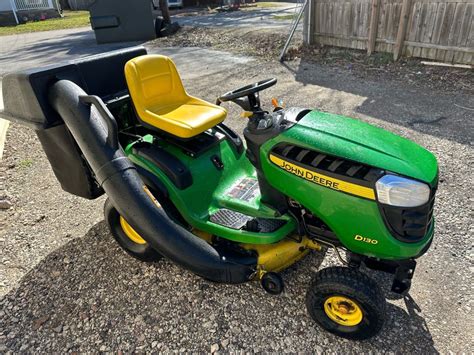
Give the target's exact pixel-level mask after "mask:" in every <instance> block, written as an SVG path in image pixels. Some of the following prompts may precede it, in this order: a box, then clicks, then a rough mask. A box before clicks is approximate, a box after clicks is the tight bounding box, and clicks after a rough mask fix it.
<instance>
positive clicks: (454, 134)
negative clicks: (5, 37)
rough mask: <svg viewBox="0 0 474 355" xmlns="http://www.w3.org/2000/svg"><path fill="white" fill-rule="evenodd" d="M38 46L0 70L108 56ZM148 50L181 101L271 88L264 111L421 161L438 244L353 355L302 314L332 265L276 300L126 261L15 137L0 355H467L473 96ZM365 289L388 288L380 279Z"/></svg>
mask: <svg viewBox="0 0 474 355" xmlns="http://www.w3.org/2000/svg"><path fill="white" fill-rule="evenodd" d="M50 35H52V37H51V38H50V42H43V44H44V45H43V46H41V45H40V44H38V43H37V42H36V41H35V40H34V38H30V39H28V38H26V39H23V41H22V42H21V43H19V42H18V41H17V42H16V43H17V44H16V45H17V47H16V49H18V48H20V49H21V50H20V52H21V53H24V54H28V56H25V57H24V58H22V57H18V56H17V55H15V53H13V51H14V49H12V53H11V54H10V56H9V59H7V58H3V56H2V58H1V62H0V65H1V68H2V70H3V69H4V68H16V67H20V66H29V65H31V64H38V65H39V64H46V63H52V62H55V61H58V60H62V59H65V58H73V57H78V56H81V55H86V54H90V53H97V52H98V51H101V50H104V49H105V48H107V49H109V47H100V46H96V45H94V42H93V40H92V37H91V33H90V32H88V31H84V30H77V31H68V32H61V33H55V34H50ZM53 37H54V38H53ZM45 43H46V44H45ZM85 43H88V45H85ZM43 47H45V48H43ZM3 51H4V53H5V48H4V49H3ZM160 51H161V52H163V53H167V54H169V55H171V56H172V57H173V58H174V59H175V60H176V62H177V65H178V68H179V70H180V72H181V73H182V75H183V78H184V84H185V86H186V87H187V89H188V91H189V92H190V93H191V94H194V95H198V96H201V97H203V98H204V99H207V100H210V101H212V100H213V99H214V98H215V97H216V96H217V95H218V94H219V93H221V92H223V91H227V90H229V89H232V88H235V87H239V86H240V85H243V84H246V83H248V82H252V81H256V80H258V79H261V78H266V77H268V76H277V77H278V78H279V84H278V86H275V87H273V88H271V89H270V90H269V91H268V92H267V93H264V94H263V95H262V98H263V100H264V102H265V103H268V101H269V99H270V98H271V97H274V96H276V97H281V98H284V99H285V101H286V103H287V104H288V105H290V106H292V105H294V106H303V107H304V106H305V107H318V108H321V109H324V110H327V111H330V112H335V113H342V114H346V115H350V116H355V117H357V118H359V119H361V120H364V121H367V122H370V123H372V124H375V125H377V126H381V127H384V128H386V129H388V130H391V131H393V132H395V133H397V134H401V135H403V136H406V137H408V138H410V139H413V140H414V141H416V142H418V143H419V144H422V145H424V146H425V147H427V148H428V149H430V150H431V151H433V152H434V153H435V154H436V156H437V157H438V159H439V163H440V172H441V183H440V186H439V192H438V197H437V204H436V216H437V235H436V238H435V240H434V243H433V246H432V248H431V249H430V251H429V253H428V254H427V255H425V256H424V257H423V258H422V259H421V260H420V263H419V265H418V268H417V272H416V275H415V279H414V284H413V288H412V291H411V292H410V295H411V297H410V298H397V297H394V295H392V294H390V293H389V292H388V291H387V287H385V288H384V289H385V291H387V297H388V298H389V307H388V310H387V318H388V319H387V325H386V327H385V329H384V331H383V333H382V334H381V335H380V336H378V337H376V338H375V339H372V340H370V341H365V342H358V343H354V342H348V341H343V340H341V339H338V338H336V337H333V336H331V335H328V334H327V333H324V332H322V331H321V330H320V329H318V328H317V327H314V326H313V324H312V321H311V320H310V319H309V318H308V316H307V314H306V311H305V309H304V293H305V289H306V287H307V285H308V282H309V279H310V277H311V274H313V273H314V271H315V270H316V269H317V268H320V267H325V266H328V265H332V264H334V263H336V262H337V261H336V260H335V258H334V255H331V254H329V255H328V257H326V258H325V259H324V261H323V260H322V259H321V258H320V257H318V256H314V257H311V258H309V259H306V260H304V261H303V262H302V263H301V264H300V265H299V266H298V268H292V269H290V270H288V271H287V272H285V273H284V274H283V277H284V278H285V281H286V282H287V285H288V287H287V292H286V293H285V295H283V296H282V297H276V298H272V297H270V296H268V295H266V294H264V293H263V292H262V291H261V290H260V289H259V288H258V287H256V286H255V285H251V284H246V285H241V286H222V285H215V284H210V283H208V282H206V281H204V280H202V279H199V278H197V277H195V276H193V275H191V274H190V273H188V272H186V271H184V270H182V269H179V268H177V267H176V266H174V265H173V264H171V263H169V262H160V263H158V264H156V265H149V264H143V263H138V262H136V261H134V260H132V259H131V258H129V257H128V256H126V255H125V254H123V253H122V252H121V251H120V250H119V249H118V248H117V246H116V245H115V243H114V242H113V241H112V239H111V237H110V235H109V233H108V232H107V230H106V227H105V225H104V222H103V216H102V211H101V208H102V204H103V198H101V199H99V200H96V201H85V200H82V199H79V198H75V197H72V196H70V195H68V194H66V193H64V192H62V191H61V189H60V187H59V186H58V183H57V181H56V180H55V178H54V176H53V174H52V171H51V169H50V167H49V164H48V161H47V160H46V158H45V156H44V153H43V152H42V150H41V147H40V145H39V143H38V140H37V138H36V137H35V135H34V134H33V132H31V131H29V130H27V129H25V128H23V127H20V126H17V125H13V126H12V127H11V129H10V131H9V136H8V140H7V146H6V151H5V157H4V161H3V162H0V172H1V174H0V177H1V179H0V183H2V186H4V187H5V191H6V192H7V193H8V194H9V195H10V196H11V197H12V199H13V201H14V208H12V209H10V210H9V211H6V212H5V211H4V212H1V213H2V215H1V217H2V219H3V221H1V220H0V227H2V228H0V230H2V234H1V235H0V245H1V250H2V256H1V263H0V279H1V284H0V287H1V294H2V298H1V300H0V352H4V351H5V350H6V349H12V350H15V351H17V352H18V351H19V350H20V349H22V351H33V350H35V351H36V352H47V353H50V352H65V351H66V350H70V351H80V352H91V351H94V350H95V351H97V350H104V351H107V350H109V351H117V350H119V349H120V350H122V351H125V352H133V351H152V350H157V351H171V350H182V351H184V350H188V351H200V352H203V351H209V350H210V349H211V345H213V344H217V345H218V346H219V347H220V349H221V350H225V351H227V350H233V351H252V350H254V351H265V352H270V351H273V352H275V351H276V352H280V351H281V352H282V351H289V352H299V351H301V352H314V351H316V352H320V351H335V352H339V353H349V352H357V353H359V352H361V353H362V352H363V353H367V352H383V351H390V352H401V353H435V352H437V351H440V352H443V353H445V352H448V351H453V352H461V351H465V352H468V351H470V350H469V349H472V348H473V347H474V344H473V341H472V329H473V328H474V324H473V321H472V317H471V316H470V314H471V311H472V307H473V303H472V299H473V297H472V296H473V295H472V273H473V272H474V269H473V266H472V265H473V263H472V261H473V260H472V258H473V255H472V245H473V239H472V236H473V230H472V215H470V214H469V213H470V212H469V211H472V202H473V201H472V191H471V189H472V184H473V179H472V167H473V166H472V163H473V161H474V149H473V147H472V143H473V141H474V139H473V132H474V130H473V126H472V124H473V117H472V112H471V111H469V110H465V109H462V108H460V107H459V106H455V105H454V103H456V104H458V105H460V106H464V107H474V99H473V98H472V97H468V96H466V95H461V94H453V93H451V94H445V93H443V92H437V91H432V90H425V91H422V90H415V89H413V88H411V87H409V86H404V85H400V84H394V83H391V82H373V81H372V82H371V81H365V80H361V79H358V78H355V77H353V76H352V74H351V73H350V72H348V71H344V70H335V69H328V68H327V67H325V66H322V65H313V64H310V63H301V62H298V61H296V62H291V63H289V64H288V65H287V66H283V65H280V64H279V63H276V62H272V63H269V62H266V63H262V62H260V61H258V60H253V59H251V58H246V57H240V56H234V55H231V54H229V53H224V52H217V51H210V50H204V49H199V48H182V49H177V48H169V49H160ZM196 79H199V80H196ZM228 108H229V110H230V111H229V118H228V123H229V124H230V125H231V126H233V127H234V128H236V129H237V130H239V131H241V129H242V127H243V125H244V123H245V121H244V120H243V119H241V118H240V117H239V116H238V110H237V109H236V108H235V107H232V106H230V105H229V106H228ZM440 116H442V117H444V118H443V119H442V120H436V118H438V117H440ZM376 277H377V280H378V281H379V282H384V284H385V285H387V284H388V280H387V278H386V277H384V276H383V275H381V274H378V275H376Z"/></svg>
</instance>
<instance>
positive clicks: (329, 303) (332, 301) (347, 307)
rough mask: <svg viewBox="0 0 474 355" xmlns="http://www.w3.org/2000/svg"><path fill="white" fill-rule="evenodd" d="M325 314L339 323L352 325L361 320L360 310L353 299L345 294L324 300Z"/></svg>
mask: <svg viewBox="0 0 474 355" xmlns="http://www.w3.org/2000/svg"><path fill="white" fill-rule="evenodd" d="M324 312H325V313H326V315H327V316H328V317H329V318H330V319H331V320H333V321H334V322H336V323H337V324H340V325H345V326H347V327H354V326H356V325H358V324H359V323H360V322H362V318H363V317H364V315H363V313H362V310H361V309H360V307H359V306H358V305H357V303H356V302H355V301H353V300H352V299H350V298H349V297H345V296H332V297H329V298H328V299H327V300H326V301H325V302H324Z"/></svg>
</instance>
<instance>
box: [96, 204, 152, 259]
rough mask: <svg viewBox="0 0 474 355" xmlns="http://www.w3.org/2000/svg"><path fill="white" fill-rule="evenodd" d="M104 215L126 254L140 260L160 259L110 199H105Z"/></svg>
mask: <svg viewBox="0 0 474 355" xmlns="http://www.w3.org/2000/svg"><path fill="white" fill-rule="evenodd" d="M104 216H105V222H106V223H107V225H108V227H109V230H110V232H111V233H112V235H113V236H114V238H115V240H116V241H117V243H118V244H119V245H120V246H121V247H122V249H124V250H125V251H126V252H127V253H128V254H130V255H131V256H133V257H134V258H136V259H138V260H141V261H158V260H159V259H161V255H160V254H159V253H158V252H157V251H156V250H155V249H153V248H152V247H151V246H150V244H148V243H147V242H146V241H145V240H144V239H143V238H142V237H141V236H140V235H139V234H138V233H137V232H136V231H135V230H134V229H133V228H132V226H131V225H130V224H128V222H127V221H126V220H125V218H123V217H122V216H121V215H120V214H119V213H118V211H117V210H116V209H115V207H114V206H113V205H112V201H110V199H107V201H105V205H104Z"/></svg>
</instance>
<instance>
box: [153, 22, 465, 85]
mask: <svg viewBox="0 0 474 355" xmlns="http://www.w3.org/2000/svg"><path fill="white" fill-rule="evenodd" d="M287 37H288V30H287V28H263V29H262V28H256V29H251V28H214V29H213V28H207V27H206V28H203V27H183V28H182V29H181V30H180V31H179V32H178V33H177V34H176V35H174V36H172V37H166V38H160V39H157V40H156V41H154V43H156V45H158V46H160V47H165V46H170V47H173V46H186V47H202V48H213V49H219V50H224V51H229V52H232V53H237V54H242V55H252V56H255V57H258V58H260V59H261V60H264V61H273V60H275V58H278V57H279V55H280V53H281V50H282V48H283V45H284V44H285V42H286V39H287ZM286 59H288V60H295V59H300V60H301V61H303V62H309V63H319V64H324V65H325V67H331V68H341V69H345V70H347V71H349V72H351V73H352V74H353V75H355V76H357V77H359V78H361V79H369V80H390V81H396V82H400V83H403V84H408V85H409V86H413V87H417V88H429V89H438V90H443V91H445V92H457V93H460V92H463V93H466V94H474V86H473V85H472V83H473V82H474V71H473V70H468V69H462V68H448V67H436V66H427V65H423V64H421V61H422V60H420V59H414V58H413V59H401V60H400V61H398V62H393V59H392V55H391V54H389V53H375V54H373V55H372V56H370V57H368V56H367V53H366V52H365V51H360V50H350V49H343V48H334V47H327V46H326V47H324V46H319V45H315V46H310V47H308V46H303V43H302V35H301V33H298V32H297V33H296V34H295V36H294V39H293V40H292V42H291V44H290V47H289V50H288V53H287V55H286Z"/></svg>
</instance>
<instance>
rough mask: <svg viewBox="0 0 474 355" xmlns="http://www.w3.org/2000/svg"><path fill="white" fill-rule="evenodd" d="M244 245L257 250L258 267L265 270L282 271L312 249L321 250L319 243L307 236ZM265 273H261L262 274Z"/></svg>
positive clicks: (246, 247) (243, 245)
mask: <svg viewBox="0 0 474 355" xmlns="http://www.w3.org/2000/svg"><path fill="white" fill-rule="evenodd" d="M295 238H298V237H295ZM242 247H243V248H245V249H248V250H255V251H256V252H257V254H258V267H259V269H260V270H262V271H265V272H268V271H273V272H279V271H282V270H284V269H286V268H287V267H289V266H291V265H293V264H294V263H296V262H297V261H298V260H300V259H302V258H303V257H304V256H306V255H307V254H308V252H309V251H310V250H318V251H319V250H321V246H320V245H319V244H317V243H316V242H314V241H312V240H311V239H309V238H307V237H303V239H302V240H301V242H299V241H296V240H293V239H289V238H286V239H283V240H281V241H279V242H278V243H274V244H242ZM263 274H264V273H260V275H261V276H262V275H263Z"/></svg>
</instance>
